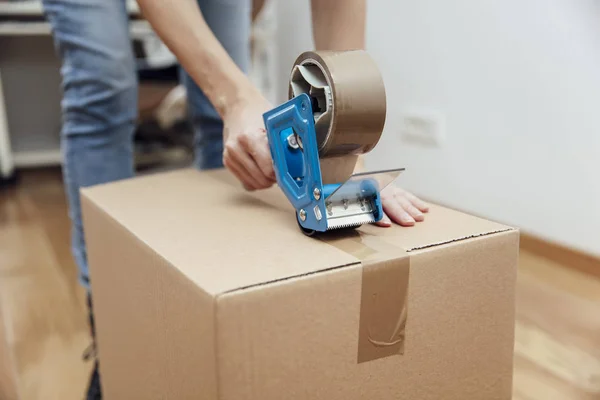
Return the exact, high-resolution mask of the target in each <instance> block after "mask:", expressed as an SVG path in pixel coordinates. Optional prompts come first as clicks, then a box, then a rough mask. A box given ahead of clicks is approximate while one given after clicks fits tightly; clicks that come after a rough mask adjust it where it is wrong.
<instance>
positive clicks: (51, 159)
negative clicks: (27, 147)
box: [13, 149, 63, 168]
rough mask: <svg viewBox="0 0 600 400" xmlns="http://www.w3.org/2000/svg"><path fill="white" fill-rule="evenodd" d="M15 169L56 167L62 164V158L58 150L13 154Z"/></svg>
mask: <svg viewBox="0 0 600 400" xmlns="http://www.w3.org/2000/svg"><path fill="white" fill-rule="evenodd" d="M13 159H14V162H15V166H16V167H17V168H26V167H48V166H57V165H60V164H61V163H62V160H63V156H62V153H61V151H60V149H56V150H38V151H21V152H17V153H14V154H13Z"/></svg>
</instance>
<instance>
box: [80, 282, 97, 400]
mask: <svg viewBox="0 0 600 400" xmlns="http://www.w3.org/2000/svg"><path fill="white" fill-rule="evenodd" d="M87 305H88V313H89V319H90V321H89V322H90V333H91V335H92V344H91V346H90V349H88V350H86V351H85V353H84V355H83V357H84V359H85V360H88V359H89V358H91V357H93V358H94V369H93V371H92V374H91V375H90V382H89V384H88V390H87V396H86V400H100V399H102V387H101V385H100V373H99V371H98V358H97V357H96V325H95V323H94V311H93V307H92V297H91V295H90V294H89V293H88V297H87Z"/></svg>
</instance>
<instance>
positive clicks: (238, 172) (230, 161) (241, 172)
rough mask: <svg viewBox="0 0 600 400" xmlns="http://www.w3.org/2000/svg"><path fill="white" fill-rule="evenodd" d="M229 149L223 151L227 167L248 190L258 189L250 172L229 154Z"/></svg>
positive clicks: (224, 162)
mask: <svg viewBox="0 0 600 400" xmlns="http://www.w3.org/2000/svg"><path fill="white" fill-rule="evenodd" d="M227 153H228V151H227V149H226V150H225V151H224V153H223V164H224V165H225V167H226V168H227V169H228V170H230V171H231V172H232V173H233V174H234V175H235V177H236V178H237V179H238V180H239V181H240V182H241V183H242V185H243V186H244V189H246V190H250V191H253V190H256V188H257V186H256V185H255V184H254V179H252V177H251V176H250V175H249V174H248V172H247V171H246V170H245V169H244V168H243V167H242V166H241V164H239V163H238V162H237V161H235V159H234V158H232V157H231V156H229V155H228V154H227Z"/></svg>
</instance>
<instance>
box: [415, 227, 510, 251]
mask: <svg viewBox="0 0 600 400" xmlns="http://www.w3.org/2000/svg"><path fill="white" fill-rule="evenodd" d="M510 231H516V229H515V228H505V229H497V230H493V231H487V232H482V233H474V234H471V235H467V236H461V237H457V238H455V239H448V240H442V241H439V242H432V243H428V244H424V245H420V246H414V247H410V248H407V249H406V252H407V253H410V252H413V251H417V250H424V249H428V248H431V247H437V246H443V245H445V244H451V243H458V242H463V241H466V240H470V239H476V238H480V237H484V236H492V235H496V234H499V233H503V232H510Z"/></svg>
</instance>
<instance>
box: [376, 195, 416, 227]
mask: <svg viewBox="0 0 600 400" xmlns="http://www.w3.org/2000/svg"><path fill="white" fill-rule="evenodd" d="M383 210H384V211H385V213H386V214H387V215H388V216H389V218H390V219H391V220H392V221H394V222H395V223H397V224H399V225H402V226H413V225H414V224H415V219H414V218H413V217H412V216H411V215H410V214H409V213H408V212H407V211H406V210H405V209H404V207H403V206H402V204H401V203H400V202H398V199H397V198H396V197H395V196H390V197H388V198H386V199H384V201H383Z"/></svg>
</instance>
